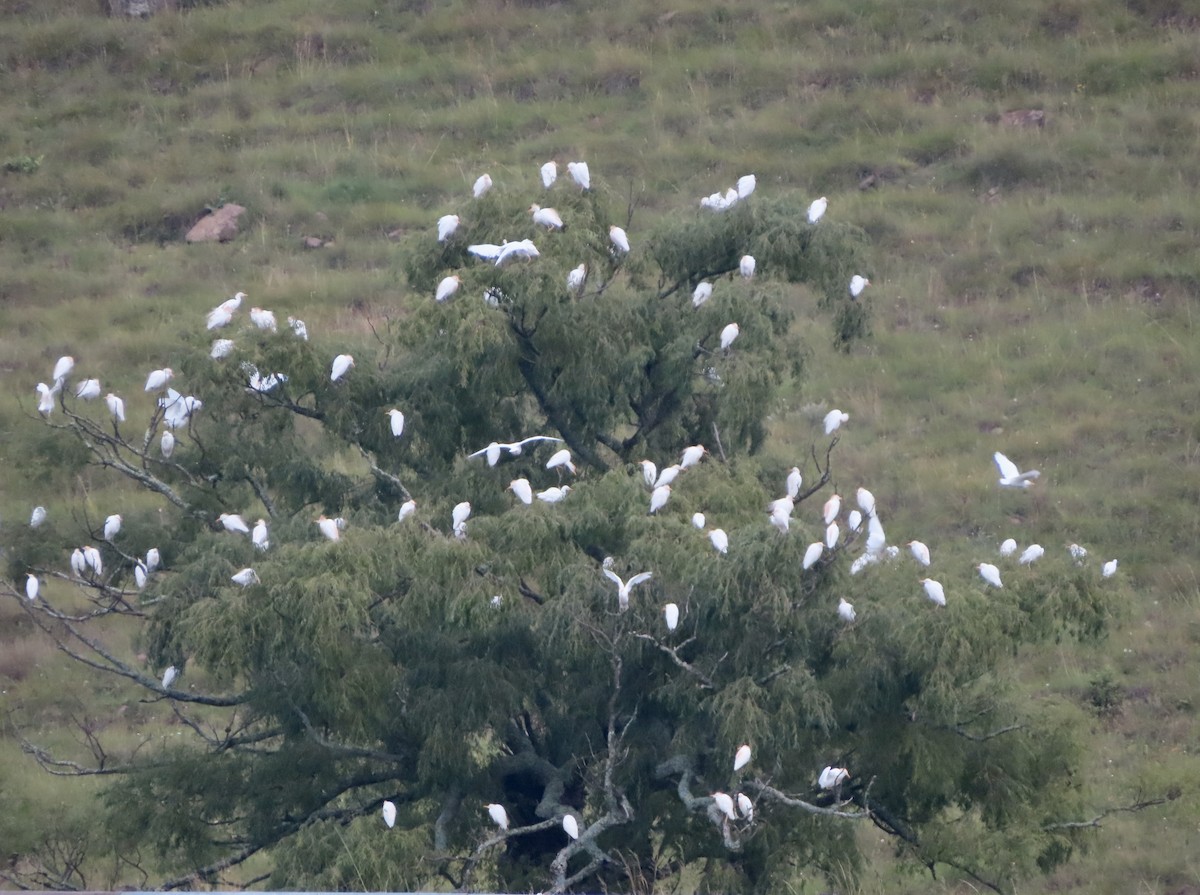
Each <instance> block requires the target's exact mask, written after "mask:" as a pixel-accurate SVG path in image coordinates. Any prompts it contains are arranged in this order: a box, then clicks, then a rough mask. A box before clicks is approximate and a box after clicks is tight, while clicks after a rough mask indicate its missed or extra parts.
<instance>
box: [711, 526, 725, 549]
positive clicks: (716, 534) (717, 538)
mask: <svg viewBox="0 0 1200 895" xmlns="http://www.w3.org/2000/svg"><path fill="white" fill-rule="evenodd" d="M708 539H709V541H711V542H712V545H713V549H714V550H716V551H717V552H718V553H722V554H724V553H728V552H729V535H727V534H725V529H723V528H714V529H713V530H712V531H710V532H709V533H708Z"/></svg>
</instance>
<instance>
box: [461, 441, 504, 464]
mask: <svg viewBox="0 0 1200 895" xmlns="http://www.w3.org/2000/svg"><path fill="white" fill-rule="evenodd" d="M501 450H503V448H502V447H501V445H500V442H498V441H493V442H492V443H491V444H489V445H488V446H487V447H485V448H480V449H479V450H477V451H476V452H475V453H473V454H467V459H468V460H472V459H474V458H475V457H484V456H486V457H487V464H488V466H495V465H496V464H497V463H498V462H499V461H500V452H501Z"/></svg>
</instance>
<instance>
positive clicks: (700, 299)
mask: <svg viewBox="0 0 1200 895" xmlns="http://www.w3.org/2000/svg"><path fill="white" fill-rule="evenodd" d="M712 290H713V287H712V283H697V284H696V288H695V289H693V290H692V307H693V308H698V307H700V306H701V305H702V304H704V303H705V302H706V301H708V300H709V299H710V298H712Z"/></svg>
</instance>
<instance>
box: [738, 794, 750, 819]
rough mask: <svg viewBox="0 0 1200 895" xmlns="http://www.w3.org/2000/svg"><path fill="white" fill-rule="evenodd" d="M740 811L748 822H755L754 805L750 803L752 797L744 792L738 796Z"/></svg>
mask: <svg viewBox="0 0 1200 895" xmlns="http://www.w3.org/2000/svg"><path fill="white" fill-rule="evenodd" d="M737 806H738V811H739V812H740V813H741V815H742V817H744V818H746V820H754V803H753V802H751V801H750V797H749V796H748V795H746V794H745V793H744V792H739V793H738V794H737Z"/></svg>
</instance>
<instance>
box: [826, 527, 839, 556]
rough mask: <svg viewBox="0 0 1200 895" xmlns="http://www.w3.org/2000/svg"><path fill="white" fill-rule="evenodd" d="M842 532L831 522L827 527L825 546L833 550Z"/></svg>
mask: <svg viewBox="0 0 1200 895" xmlns="http://www.w3.org/2000/svg"><path fill="white" fill-rule="evenodd" d="M841 534H842V530H841V529H840V528H838V524H837V523H836V522H830V523H829V524H828V525H827V526H825V546H826V547H828V548H829V549H830V550H832V549H833V548H834V547H836V546H837V542H838V538H839V537H840V536H841Z"/></svg>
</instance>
